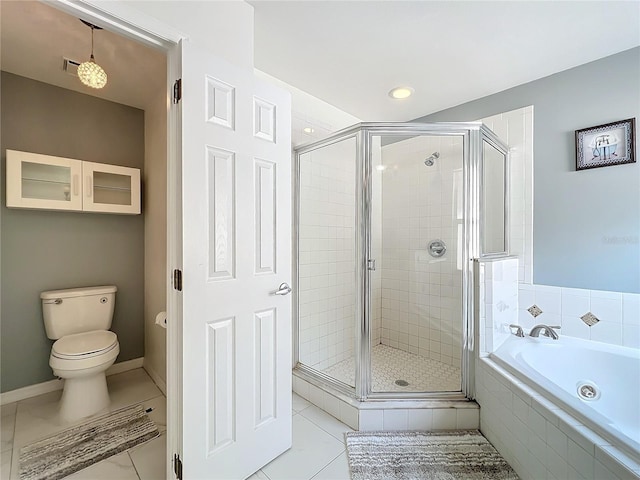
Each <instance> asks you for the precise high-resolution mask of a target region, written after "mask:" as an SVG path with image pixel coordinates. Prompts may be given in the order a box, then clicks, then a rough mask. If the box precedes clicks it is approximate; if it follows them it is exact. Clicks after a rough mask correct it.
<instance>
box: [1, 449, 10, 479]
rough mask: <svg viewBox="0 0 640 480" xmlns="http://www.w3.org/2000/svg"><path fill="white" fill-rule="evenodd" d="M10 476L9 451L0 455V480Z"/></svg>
mask: <svg viewBox="0 0 640 480" xmlns="http://www.w3.org/2000/svg"><path fill="white" fill-rule="evenodd" d="M10 474H11V450H5V451H4V452H2V453H0V478H3V479H4V478H9V475H10Z"/></svg>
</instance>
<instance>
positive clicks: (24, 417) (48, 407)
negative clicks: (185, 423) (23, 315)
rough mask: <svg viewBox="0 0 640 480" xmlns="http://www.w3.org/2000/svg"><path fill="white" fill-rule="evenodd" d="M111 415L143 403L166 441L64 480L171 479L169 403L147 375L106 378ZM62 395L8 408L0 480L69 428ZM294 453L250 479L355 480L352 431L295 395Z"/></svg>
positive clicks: (141, 372) (134, 373) (0, 437)
mask: <svg viewBox="0 0 640 480" xmlns="http://www.w3.org/2000/svg"><path fill="white" fill-rule="evenodd" d="M107 380H108V383H109V391H110V393H111V402H112V403H111V406H110V408H109V409H110V410H115V409H118V408H121V407H124V406H126V405H131V404H134V403H140V402H142V403H143V404H144V405H145V406H146V407H152V408H153V412H152V413H151V414H150V416H151V418H152V420H153V421H154V422H156V423H157V424H158V426H159V429H160V431H161V432H163V433H162V435H161V436H160V437H158V438H156V439H154V440H151V441H149V442H146V443H143V444H142V445H138V446H137V447H134V448H132V449H130V450H128V451H125V452H122V453H120V454H118V455H115V456H113V457H110V458H108V459H106V460H103V461H101V462H99V463H96V464H94V465H91V466H90V467H88V468H85V469H84V470H80V471H79V472H76V473H74V474H73V475H70V476H68V477H66V478H65V480H116V479H117V480H164V479H165V478H166V474H165V467H164V465H165V464H164V459H165V458H166V400H165V397H164V396H163V395H162V392H160V390H158V388H157V387H156V386H155V384H154V383H153V381H152V380H151V379H150V378H149V376H148V375H147V374H146V373H145V371H144V370H143V369H137V370H131V371H129V372H125V373H121V374H118V375H113V376H110V377H107ZM60 394H61V392H52V393H48V394H45V395H40V396H37V397H33V398H29V399H26V400H22V401H20V402H16V403H13V404H9V405H3V406H2V407H1V409H2V412H1V413H2V417H1V420H0V427H1V434H0V440H1V443H0V445H1V447H2V452H1V453H2V459H1V460H2V462H1V467H2V469H1V471H0V479H3V480H5V479H11V480H14V479H17V478H18V455H19V451H20V447H22V446H23V445H25V444H27V443H29V442H31V441H33V440H35V439H37V438H41V437H44V436H47V435H50V434H53V433H55V432H57V431H61V430H64V429H65V428H67V427H69V424H62V423H61V422H59V421H58V420H56V416H55V409H56V406H57V402H58V400H59V399H60ZM292 413H293V447H292V448H291V449H290V450H288V451H287V452H285V453H283V454H282V455H280V456H279V457H278V458H276V459H275V460H274V461H272V462H271V463H269V464H268V465H266V466H265V467H263V468H262V469H261V470H259V471H258V472H256V473H255V474H254V475H252V476H251V477H250V480H287V479H291V480H293V479H295V480H312V479H313V480H350V476H349V467H348V464H347V454H346V447H345V443H344V433H345V432H350V431H352V430H351V428H349V427H348V426H347V425H344V424H343V423H341V422H340V421H339V420H337V419H335V418H334V417H332V416H331V415H329V414H328V413H326V412H324V411H322V410H320V409H319V408H318V407H316V406H314V405H312V404H311V403H309V402H307V401H306V400H305V399H303V398H301V397H299V396H298V395H296V394H293V412H292Z"/></svg>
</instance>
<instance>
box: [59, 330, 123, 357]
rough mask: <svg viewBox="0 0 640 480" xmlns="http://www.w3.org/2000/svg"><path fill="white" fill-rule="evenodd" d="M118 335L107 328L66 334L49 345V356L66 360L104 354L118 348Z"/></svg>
mask: <svg viewBox="0 0 640 480" xmlns="http://www.w3.org/2000/svg"><path fill="white" fill-rule="evenodd" d="M118 347H119V346H118V337H117V336H116V334H115V333H113V332H110V331H109V330H93V331H91V332H84V333H76V334H73V335H66V336H64V337H62V338H60V339H59V340H57V341H56V342H55V343H54V344H53V346H52V347H51V356H52V357H56V358H60V359H66V360H81V359H85V358H91V357H97V356H100V355H104V354H106V353H108V352H110V351H111V350H113V349H115V348H118Z"/></svg>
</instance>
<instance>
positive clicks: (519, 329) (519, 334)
mask: <svg viewBox="0 0 640 480" xmlns="http://www.w3.org/2000/svg"><path fill="white" fill-rule="evenodd" d="M509 328H515V329H516V332H515V333H513V332H511V333H513V335H515V336H516V337H524V332H523V331H522V327H521V326H520V325H515V324H513V323H512V324H511V325H509Z"/></svg>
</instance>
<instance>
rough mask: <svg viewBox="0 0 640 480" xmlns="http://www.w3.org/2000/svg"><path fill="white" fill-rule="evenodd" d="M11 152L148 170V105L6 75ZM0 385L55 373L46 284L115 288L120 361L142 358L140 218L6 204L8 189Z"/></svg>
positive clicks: (6, 143) (5, 120)
mask: <svg viewBox="0 0 640 480" xmlns="http://www.w3.org/2000/svg"><path fill="white" fill-rule="evenodd" d="M1 95H2V96H1V100H2V106H1V118H0V121H1V135H2V137H1V147H2V166H1V169H2V179H1V181H2V185H3V187H2V190H3V191H4V183H5V172H6V169H5V161H6V149H14V150H23V151H27V152H35V153H42V154H47V155H55V156H61V157H69V158H76V159H80V160H88V161H92V162H100V163H109V164H115V165H124V166H129V167H135V168H140V169H142V168H143V163H144V111H142V110H139V109H136V108H132V107H128V106H125V105H120V104H117V103H113V102H108V101H105V100H101V99H98V98H95V97H92V96H88V95H82V94H80V93H76V92H72V91H70V90H65V89H62V88H58V87H54V86H51V85H47V84H44V83H41V82H36V81H34V80H30V79H27V78H24V77H20V76H17V75H13V74H10V73H7V72H2V90H1ZM1 212H2V218H1V220H0V225H1V227H2V238H1V242H0V245H1V246H2V259H1V273H2V277H1V278H2V285H1V294H2V307H1V308H2V311H1V317H0V318H1V319H2V321H1V324H0V338H1V343H0V349H1V357H0V358H1V365H0V391H2V392H6V391H9V390H13V389H16V388H19V387H23V386H26V385H32V384H35V383H39V382H43V381H47V380H50V379H52V378H53V375H52V372H51V368H50V367H49V353H50V351H51V344H52V343H53V342H52V341H51V340H49V339H47V337H46V335H45V331H44V325H43V321H42V308H41V305H40V299H39V294H40V292H41V291H43V290H51V289H59V288H71V287H77V286H89V285H102V284H108V285H111V284H113V285H117V287H118V293H117V296H116V307H115V314H114V319H113V326H112V330H113V331H114V332H115V333H116V334H117V335H118V340H119V342H120V355H119V357H118V360H117V361H118V362H120V361H124V360H130V359H132V358H138V357H142V356H143V355H144V320H143V305H144V219H143V215H105V214H93V213H71V212H54V211H41V210H24V209H8V208H6V199H5V197H4V194H3V195H2V209H1Z"/></svg>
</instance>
